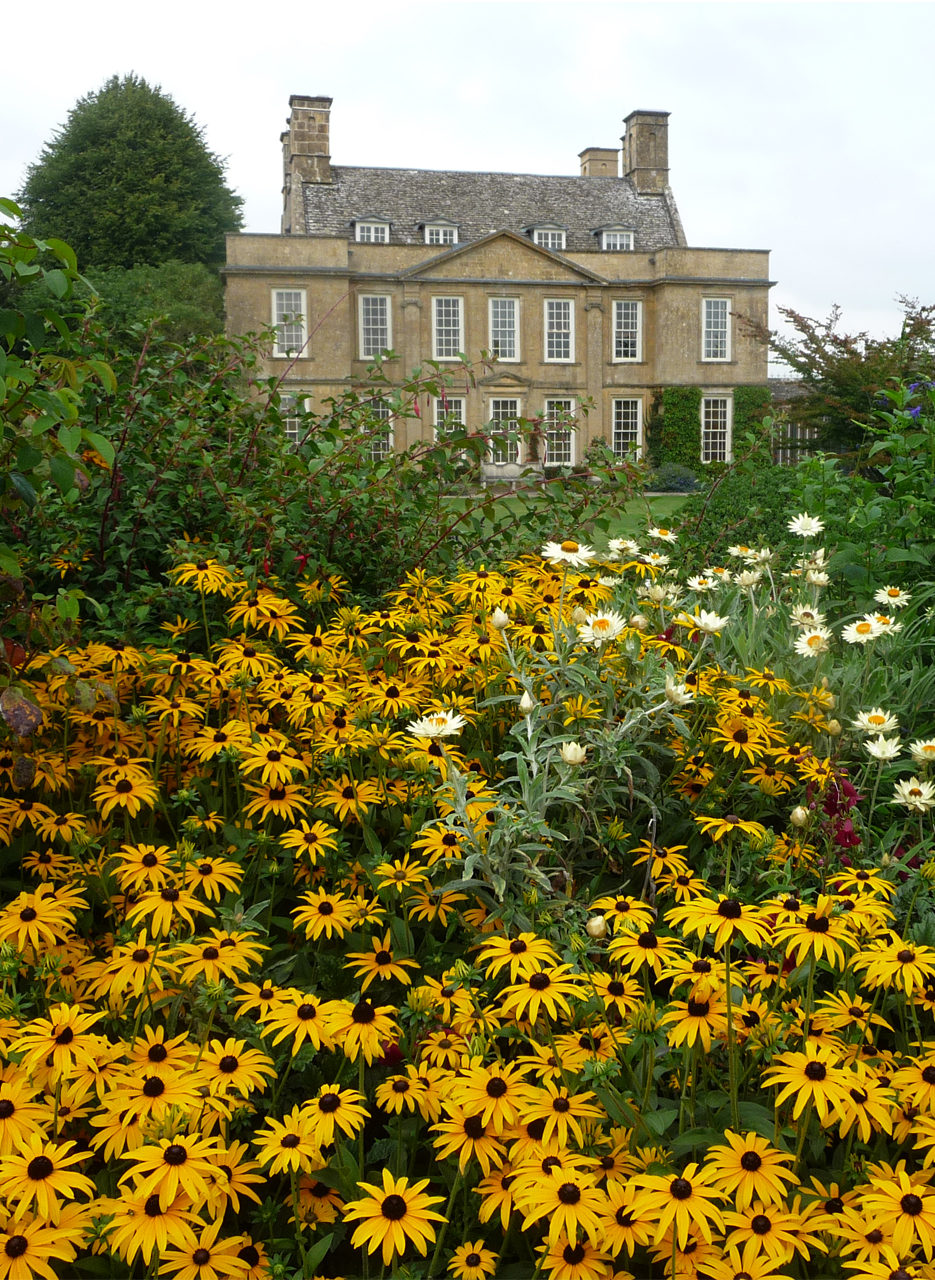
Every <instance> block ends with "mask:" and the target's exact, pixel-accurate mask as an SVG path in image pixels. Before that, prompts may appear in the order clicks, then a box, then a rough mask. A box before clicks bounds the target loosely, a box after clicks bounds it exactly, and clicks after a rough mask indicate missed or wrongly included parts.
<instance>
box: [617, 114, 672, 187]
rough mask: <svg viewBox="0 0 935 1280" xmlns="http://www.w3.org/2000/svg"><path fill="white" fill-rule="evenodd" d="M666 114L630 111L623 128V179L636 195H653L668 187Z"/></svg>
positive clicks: (667, 123) (667, 115)
mask: <svg viewBox="0 0 935 1280" xmlns="http://www.w3.org/2000/svg"><path fill="white" fill-rule="evenodd" d="M669 114H670V113H669V112H668V111H631V112H630V114H629V115H628V116H627V118H626V119H625V120H624V124H625V125H626V127H627V131H626V133H625V134H624V135H623V138H622V142H623V176H624V177H625V178H630V179H632V182H633V185H634V187H636V190H637V194H638V195H641V196H642V195H655V194H657V193H661V192H663V191H665V190H666V188H667V187H668V185H669Z"/></svg>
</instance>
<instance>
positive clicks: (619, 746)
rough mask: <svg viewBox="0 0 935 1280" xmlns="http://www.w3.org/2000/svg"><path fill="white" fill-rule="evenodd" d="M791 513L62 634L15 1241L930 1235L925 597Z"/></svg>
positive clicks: (313, 1271)
mask: <svg viewBox="0 0 935 1280" xmlns="http://www.w3.org/2000/svg"><path fill="white" fill-rule="evenodd" d="M793 525H794V526H795V527H794V528H793V529H792V531H793V532H794V533H797V534H799V535H800V536H801V537H802V539H803V546H804V548H805V550H804V552H803V554H802V556H801V557H799V558H798V559H796V560H794V561H793V562H791V563H789V564H787V565H782V564H778V563H777V562H776V557H774V556H772V555H771V554H770V553H769V552H768V551H767V550H762V551H756V550H750V549H748V548H740V547H736V548H732V549H731V553H732V555H733V560H732V561H731V565H732V567H731V568H730V569H728V568H723V567H712V568H710V569H709V570H707V571H706V572H705V573H703V574H699V575H697V576H694V577H692V578H690V579H689V580H688V581H687V582H684V583H680V582H679V581H678V578H677V575H676V574H675V572H674V570H673V563H672V562H673V561H674V559H676V558H677V555H678V550H677V537H676V535H675V534H674V533H671V532H670V531H668V530H666V529H658V528H650V529H649V530H648V539H649V542H648V543H647V545H650V544H651V545H652V546H654V547H655V548H657V549H656V550H652V551H648V550H644V549H641V548H639V547H638V546H637V545H636V544H635V543H629V542H626V541H617V542H612V543H611V544H610V548H609V550H608V552H607V553H606V555H605V556H604V557H603V558H601V559H598V558H597V557H595V554H594V553H593V551H591V550H590V548H587V547H583V546H579V544H577V543H575V542H572V541H566V542H562V543H550V544H547V546H546V547H545V548H544V549H543V556H542V557H540V558H535V557H530V558H524V559H523V560H521V561H517V562H515V563H512V564H507V565H504V566H501V567H499V568H491V569H489V570H484V569H482V570H480V571H471V572H463V573H461V574H458V575H456V576H454V577H453V578H452V579H450V580H448V581H441V580H438V579H432V578H427V577H425V576H424V575H421V574H418V573H415V574H412V575H410V576H409V577H408V578H407V579H406V580H405V581H404V582H403V583H402V584H401V585H400V587H399V589H398V590H397V591H394V592H392V593H391V594H390V596H389V597H388V598H387V600H386V606H385V608H383V609H381V610H378V611H375V612H369V613H367V612H364V611H362V610H361V609H359V608H355V607H351V606H346V607H345V606H343V605H342V602H341V599H340V595H341V583H340V580H338V579H334V580H332V581H331V582H330V583H326V584H322V583H309V584H308V585H307V586H306V587H305V588H304V589H303V597H304V599H303V602H302V604H301V605H299V604H298V603H296V602H293V601H290V600H289V599H287V598H285V596H283V595H282V594H281V593H280V592H278V591H277V590H276V589H275V584H272V585H266V586H259V587H257V586H255V585H254V586H253V587H252V588H251V587H250V586H248V585H247V584H246V583H244V582H241V581H239V580H238V579H237V578H236V577H235V575H233V574H232V573H231V572H230V571H229V570H227V569H226V568H224V567H223V566H221V565H220V564H218V563H216V562H213V561H208V560H205V561H197V562H193V563H191V564H189V565H185V566H182V567H181V568H180V570H178V571H177V573H176V578H177V580H178V582H179V583H181V584H182V585H187V586H188V587H189V588H190V590H191V591H192V593H193V595H192V598H193V601H194V604H195V607H194V608H193V610H192V619H190V620H186V619H182V618H180V619H178V621H177V622H176V623H175V624H173V625H171V626H169V627H167V628H166V629H167V631H169V632H170V635H169V636H168V637H167V640H166V643H165V645H163V646H151V647H146V648H139V649H137V648H132V647H130V646H128V645H121V644H113V643H97V642H95V641H94V639H93V638H88V639H87V640H86V642H85V643H83V644H82V645H81V646H71V647H69V646H62V647H60V648H59V649H57V650H55V651H54V652H50V653H44V654H39V655H36V656H33V657H32V658H31V659H30V660H28V662H27V663H26V665H25V670H22V671H21V672H20V673H19V674H18V676H17V679H16V682H15V684H16V687H15V688H11V689H9V690H8V691H7V692H6V693H5V694H4V695H3V699H2V701H0V710H2V712H3V716H4V720H5V722H6V724H7V726H8V730H9V731H8V735H7V740H6V743H5V745H4V746H3V750H2V754H0V775H2V780H3V781H2V788H3V790H2V798H0V824H2V826H0V830H2V833H3V837H4V847H3V868H4V875H5V876H6V878H7V883H8V884H10V885H11V889H10V892H9V893H8V894H7V895H6V898H5V906H4V907H3V910H2V912H0V944H2V945H0V975H2V978H3V996H2V1004H0V1057H2V1061H3V1069H2V1080H0V1154H2V1156H3V1160H2V1172H0V1204H2V1218H0V1226H2V1234H0V1277H6V1276H9V1277H11V1278H12V1280H26V1278H28V1277H29V1276H31V1275H37V1276H44V1277H53V1276H55V1275H63V1276H64V1275H69V1276H70V1275H73V1274H82V1275H84V1274H87V1275H111V1276H126V1275H130V1274H132V1275H134V1276H144V1275H156V1274H166V1275H178V1276H180V1277H181V1278H182V1280H219V1277H231V1278H237V1280H259V1277H265V1276H269V1275H274V1276H276V1277H281V1276H290V1277H291V1276H293V1275H297V1276H304V1277H311V1276H313V1275H324V1276H329V1277H333V1276H337V1275H343V1276H359V1275H372V1276H374V1277H375V1276H376V1275H377V1274H380V1273H382V1274H389V1273H391V1272H392V1273H393V1274H403V1273H404V1272H405V1274H407V1275H412V1276H417V1275H420V1276H439V1275H442V1274H445V1273H446V1271H447V1272H449V1273H451V1274H452V1275H454V1276H455V1277H458V1280H482V1278H483V1277H485V1276H490V1275H494V1274H496V1275H499V1276H501V1277H510V1276H516V1277H519V1276H526V1277H528V1276H532V1275H534V1274H535V1275H537V1276H538V1275H540V1274H541V1275H543V1276H550V1277H554V1280H590V1278H591V1277H595V1278H598V1277H611V1276H613V1277H616V1280H621V1278H622V1277H626V1276H639V1277H642V1276H650V1275H655V1276H657V1277H662V1276H676V1275H677V1276H685V1277H691V1276H695V1275H700V1276H708V1277H712V1278H713V1280H741V1278H742V1277H747V1278H748V1280H761V1278H762V1277H767V1276H771V1275H798V1276H813V1277H819V1276H820V1277H826V1276H837V1275H842V1276H845V1275H849V1274H854V1275H859V1276H880V1277H890V1278H891V1280H902V1278H903V1277H904V1276H924V1275H928V1274H930V1273H932V1268H931V1267H930V1266H929V1265H928V1263H929V1262H930V1260H931V1256H932V1253H933V1248H935V1192H933V1191H932V1190H931V1189H930V1180H931V1177H932V1169H931V1168H930V1167H929V1156H930V1153H931V1152H932V1150H933V1149H935V1118H933V1111H935V1106H933V1104H935V1034H933V1011H935V945H933V944H935V912H933V910H932V895H931V890H930V887H929V886H930V884H931V883H932V880H933V875H932V871H933V864H932V863H931V862H930V860H929V855H930V850H931V843H932V835H931V810H932V807H933V804H935V788H933V786H932V784H931V783H930V782H929V781H928V776H927V774H928V770H929V769H930V767H931V761H932V760H933V759H935V741H933V740H931V739H929V738H928V737H927V736H926V735H927V733H928V732H929V730H930V725H929V724H927V723H926V720H925V717H926V714H927V710H926V702H925V697H924V692H923V691H924V688H925V679H926V676H925V671H924V669H920V668H919V667H918V664H914V655H915V654H917V653H918V652H919V646H920V644H921V643H923V642H924V640H925V639H926V637H928V635H929V633H930V621H929V619H928V618H927V617H926V616H924V615H922V616H920V615H919V614H918V613H917V611H916V610H915V609H914V607H913V603H912V601H911V600H910V599H909V597H908V596H907V595H906V593H905V592H903V591H900V590H899V589H897V588H893V589H892V590H890V591H889V592H884V593H882V597H883V598H882V599H881V600H877V601H863V602H860V601H850V600H847V601H838V602H837V603H835V604H832V605H829V606H828V607H827V610H825V611H823V610H822V608H821V606H820V603H819V601H820V598H821V593H822V592H824V591H826V590H827V589H828V587H829V579H828V574H827V571H826V566H825V559H824V556H823V554H822V553H821V551H820V550H819V551H816V550H810V548H811V546H812V540H813V539H814V538H815V537H816V536H817V534H818V533H819V532H820V522H815V521H810V520H809V518H808V517H799V518H798V519H797V521H796V522H793ZM790 527H791V526H790ZM660 548H661V549H660ZM904 606H905V608H904ZM832 613H833V614H834V618H833V624H832V622H831V621H829V618H830V617H831V614H832ZM826 615H827V616H826ZM901 730H902V731H906V734H907V737H906V740H905V741H904V740H903V738H902V737H901V733H900V731H901ZM910 738H912V739H913V740H912V741H911V742H909V739H910ZM907 744H908V745H907ZM907 750H908V751H909V753H910V763H909V765H908V767H905V768H904V767H903V760H904V758H905V755H906V751H907ZM17 879H18V880H19V882H20V885H21V889H20V892H19V893H16V887H15V881H16V880H17Z"/></svg>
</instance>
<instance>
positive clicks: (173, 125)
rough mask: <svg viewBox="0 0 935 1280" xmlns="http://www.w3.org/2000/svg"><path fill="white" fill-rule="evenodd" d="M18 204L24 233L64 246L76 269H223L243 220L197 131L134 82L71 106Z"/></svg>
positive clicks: (159, 95)
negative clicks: (231, 237)
mask: <svg viewBox="0 0 935 1280" xmlns="http://www.w3.org/2000/svg"><path fill="white" fill-rule="evenodd" d="M19 199H20V203H21V205H22V207H23V210H24V214H25V223H24V226H25V229H26V230H27V231H28V232H29V234H30V235H32V236H35V237H37V238H42V239H48V238H50V237H58V238H60V239H63V240H66V241H68V243H69V244H71V245H72V247H73V248H74V249H75V251H76V252H77V254H78V258H79V260H80V261H81V263H82V265H83V266H84V267H104V268H109V267H134V266H140V265H145V266H155V265H158V264H160V263H163V262H168V261H172V260H174V261H179V262H201V263H216V262H222V261H223V259H224V235H225V233H226V232H228V231H236V230H238V229H239V227H240V226H241V223H242V218H241V212H240V207H241V204H242V200H241V198H240V196H238V195H235V194H234V192H233V191H232V190H231V189H230V187H228V185H227V183H226V182H225V178H224V162H223V161H222V160H221V159H220V158H219V157H218V156H216V155H215V154H214V153H213V152H212V151H209V150H208V147H207V146H206V144H205V140H204V132H203V130H202V129H201V128H199V126H198V125H197V124H196V123H195V121H194V120H193V119H192V117H191V116H189V115H188V114H187V113H186V112H185V111H183V109H182V108H181V107H180V106H178V104H177V103H176V102H174V101H173V100H172V98H170V97H169V96H168V94H165V93H163V92H162V90H161V89H160V88H159V87H158V86H156V87H153V86H151V85H149V84H147V83H146V81H145V80H142V79H140V78H139V77H138V76H135V75H129V76H124V77H123V78H122V79H120V78H118V77H117V76H113V77H112V78H111V79H110V80H108V81H107V83H106V84H105V85H104V87H103V88H102V89H100V90H99V91H98V92H96V93H89V94H88V95H87V96H86V97H84V98H80V99H79V100H78V102H77V103H76V104H75V106H74V107H73V108H72V110H71V112H70V113H69V116H68V122H67V123H66V124H65V125H64V127H63V128H62V129H60V130H59V131H58V132H57V133H56V134H55V136H54V137H53V139H52V141H51V142H49V143H48V144H47V146H46V147H45V148H44V150H43V152H42V154H41V156H40V157H39V159H38V161H37V162H36V163H35V164H34V165H31V166H30V168H29V170H28V172H27V176H26V181H25V184H24V186H23V190H22V191H21V193H20V197H19Z"/></svg>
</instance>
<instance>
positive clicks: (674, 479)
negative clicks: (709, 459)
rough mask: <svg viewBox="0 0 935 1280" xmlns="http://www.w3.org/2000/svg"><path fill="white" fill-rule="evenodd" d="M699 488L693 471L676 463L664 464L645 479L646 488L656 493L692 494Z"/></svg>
mask: <svg viewBox="0 0 935 1280" xmlns="http://www.w3.org/2000/svg"><path fill="white" fill-rule="evenodd" d="M700 487H701V486H700V484H699V482H698V477H697V476H696V475H695V473H694V471H691V470H690V469H689V468H688V467H683V466H680V465H679V463H677V462H664V463H663V464H662V466H661V467H658V468H657V469H656V470H655V471H651V472H650V473H649V475H648V476H647V478H646V488H647V489H654V490H656V492H658V493H693V492H694V491H695V490H696V489H698V488H700Z"/></svg>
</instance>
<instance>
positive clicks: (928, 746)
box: [909, 738, 935, 764]
mask: <svg viewBox="0 0 935 1280" xmlns="http://www.w3.org/2000/svg"><path fill="white" fill-rule="evenodd" d="M909 754H910V755H911V756H912V758H913V760H914V761H915V763H916V764H935V738H916V740H915V742H910V743H909Z"/></svg>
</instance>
